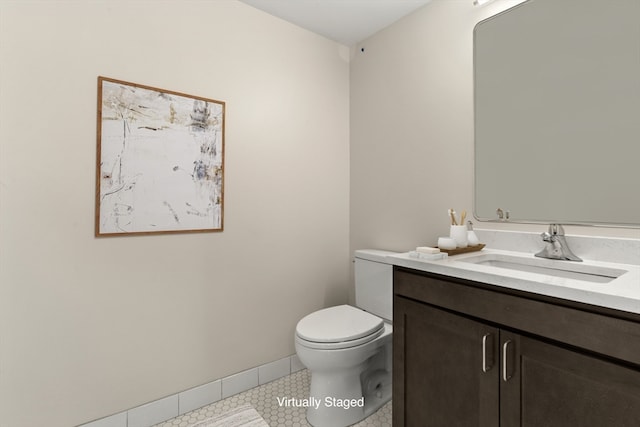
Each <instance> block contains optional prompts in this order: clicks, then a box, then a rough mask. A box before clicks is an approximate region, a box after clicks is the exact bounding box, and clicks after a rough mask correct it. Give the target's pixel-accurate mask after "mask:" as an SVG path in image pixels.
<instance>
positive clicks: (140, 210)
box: [95, 77, 225, 236]
mask: <svg viewBox="0 0 640 427" xmlns="http://www.w3.org/2000/svg"><path fill="white" fill-rule="evenodd" d="M224 122H225V103H224V102H222V101H217V100H214V99H208V98H203V97H199V96H193V95H186V94H183V93H179V92H174V91H169V90H164V89H158V88H154V87H150V86H144V85H140V84H135V83H130V82H125V81H121V80H115V79H111V78H107V77H98V130H97V134H98V135H97V140H98V147H97V165H96V218H95V235H96V236H119V235H131V234H161V233H187V232H216V231H222V230H223V206H224V203H223V202H224V191H223V190H224Z"/></svg>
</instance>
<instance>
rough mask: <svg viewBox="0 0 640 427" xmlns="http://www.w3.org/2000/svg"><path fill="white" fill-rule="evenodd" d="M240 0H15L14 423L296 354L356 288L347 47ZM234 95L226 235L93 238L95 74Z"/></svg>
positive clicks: (5, 106) (8, 136)
mask: <svg viewBox="0 0 640 427" xmlns="http://www.w3.org/2000/svg"><path fill="white" fill-rule="evenodd" d="M345 50H346V49H345V48H344V47H341V46H340V45H338V44H336V43H333V42H330V41H328V40H326V39H324V38H322V37H319V36H316V35H314V34H312V33H310V32H307V31H304V30H301V29H299V28H297V27H295V26H293V25H290V24H287V23H285V22H283V21H281V20H278V19H276V18H273V17H271V16H269V15H266V14H264V13H262V12H259V11H257V10H255V9H253V8H251V7H249V6H246V5H244V4H243V3H240V2H237V1H234V0H216V1H207V2H204V1H141V0H128V1H125V0H109V1H106V0H105V1H90V2H89V1H71V0H69V1H63V0H59V1H28V0H27V1H25V0H20V1H7V0H1V1H0V425H1V426H3V427H5V426H6V427H23V426H25V427H26V426H29V427H30V426H35V425H47V426H51V427H55V426H61V427H62V426H64V427H68V426H72V425H76V424H80V423H82V422H87V421H90V420H92V419H95V418H98V417H102V416H105V415H109V414H112V413H115V412H119V411H122V410H125V409H127V408H131V407H133V406H137V405H140V404H143V403H146V402H149V401H151V400H155V399H158V398H161V397H163V396H166V395H169V394H173V393H176V392H179V391H181V390H185V389H188V388H190V387H193V386H196V385H199V384H203V383H206V382H208V381H211V380H214V379H216V378H220V377H223V376H226V375H229V374H232V373H235V372H238V371H242V370H244V369H247V368H250V367H253V366H257V365H260V364H262V363H266V362H269V361H272V360H276V359H279V358H281V357H284V356H287V355H289V354H292V353H294V352H295V350H294V347H293V333H294V328H295V324H296V322H297V320H298V319H299V318H301V317H302V316H303V315H305V314H307V313H309V312H311V311H313V310H315V309H318V308H320V307H324V306H328V305H332V304H337V303H344V302H346V300H347V286H346V285H347V282H348V280H349V266H350V262H349V261H350V260H349V258H350V256H349V253H348V247H349V243H348V192H349V188H348V179H349V176H348V168H349V163H348V162H349V148H348V144H349V141H348V138H349V133H348V132H349V125H348V120H349V111H348V105H349V104H348V103H349V101H348V97H349V87H348V85H349V81H348V79H349V74H348V73H349V64H348V59H349V58H348V56H349V55H348V51H345ZM98 75H104V76H107V77H112V78H117V79H122V80H127V81H131V82H136V83H141V84H146V85H150V86H155V87H160V88H165V89H169V90H174V91H179V92H183V93H188V94H194V95H199V96H203V97H208V98H214V99H219V100H223V101H226V103H227V104H226V105H227V117H226V119H227V121H226V125H227V128H226V173H225V179H226V182H225V212H224V214H225V222H224V226H225V230H224V232H222V233H215V234H187V235H184V234H183V235H165V236H146V237H118V238H102V239H96V238H94V237H93V217H94V187H95V161H96V160H95V159H96V136H95V135H96V93H97V76H98Z"/></svg>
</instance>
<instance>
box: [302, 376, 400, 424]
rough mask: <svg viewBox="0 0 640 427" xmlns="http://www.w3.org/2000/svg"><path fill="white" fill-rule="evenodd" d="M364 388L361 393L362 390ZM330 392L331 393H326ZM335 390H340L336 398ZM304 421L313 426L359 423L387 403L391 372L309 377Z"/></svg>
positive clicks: (389, 394)
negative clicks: (309, 386) (309, 402)
mask: <svg viewBox="0 0 640 427" xmlns="http://www.w3.org/2000/svg"><path fill="white" fill-rule="evenodd" d="M363 388H364V390H363ZM328 390H332V391H328ZM335 390H340V392H339V395H338V393H336V392H335ZM309 395H310V400H311V402H314V403H315V405H312V406H309V407H308V408H307V421H309V424H311V425H312V426H314V427H346V426H350V425H352V424H355V423H357V422H360V421H362V420H363V419H365V418H366V417H368V416H369V415H371V414H373V413H374V412H375V411H377V410H378V409H380V408H381V407H382V406H383V405H384V404H385V403H387V402H388V401H389V400H391V372H388V371H385V370H376V371H373V372H364V373H362V374H356V375H351V376H349V375H347V372H338V373H335V372H334V373H330V374H326V373H315V374H314V373H313V372H312V374H311V390H310V393H309Z"/></svg>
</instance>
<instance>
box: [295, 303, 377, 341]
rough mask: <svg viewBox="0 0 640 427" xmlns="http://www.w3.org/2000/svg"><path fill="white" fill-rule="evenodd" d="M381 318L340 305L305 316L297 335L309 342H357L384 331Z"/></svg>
mask: <svg viewBox="0 0 640 427" xmlns="http://www.w3.org/2000/svg"><path fill="white" fill-rule="evenodd" d="M383 327H384V322H383V320H382V319H381V318H379V317H377V316H374V315H373V314H369V313H367V312H366V311H364V310H360V309H358V308H355V307H351V306H349V305H339V306H336V307H329V308H325V309H323V310H319V311H316V312H314V313H311V314H309V315H307V316H305V317H304V318H303V319H302V320H300V321H299V322H298V326H296V334H297V335H298V336H299V337H300V338H302V339H304V340H307V341H313V342H324V343H335V342H344V341H352V340H357V339H359V338H362V337H365V336H367V335H371V334H373V333H374V332H376V331H379V330H382V328H383Z"/></svg>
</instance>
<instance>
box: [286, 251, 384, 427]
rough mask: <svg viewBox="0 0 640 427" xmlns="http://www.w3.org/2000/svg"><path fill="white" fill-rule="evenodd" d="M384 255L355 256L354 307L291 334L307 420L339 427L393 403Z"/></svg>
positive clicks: (323, 314) (312, 318)
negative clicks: (307, 379) (305, 391)
mask: <svg viewBox="0 0 640 427" xmlns="http://www.w3.org/2000/svg"><path fill="white" fill-rule="evenodd" d="M388 254H390V252H386V251H375V250H368V251H356V256H355V262H356V269H355V275H356V305H357V306H358V307H353V306H349V305H339V306H335V307H329V308H325V309H322V310H319V311H316V312H314V313H311V314H309V315H307V316H305V317H304V318H302V319H301V320H300V321H299V322H298V324H297V326H296V333H295V348H296V353H297V355H298V358H299V359H300V362H301V363H302V364H303V365H304V366H306V367H307V369H309V371H310V372H311V386H310V393H309V399H308V403H309V405H308V406H307V420H308V421H309V423H310V424H311V425H313V426H314V427H343V426H348V425H351V424H355V423H357V422H359V421H361V420H362V419H364V418H366V417H367V416H369V415H370V414H372V413H373V412H375V411H376V410H377V409H379V408H380V407H381V406H382V405H384V404H385V403H386V402H388V401H389V400H390V399H391V367H392V365H391V361H392V345H391V342H392V331H393V327H392V325H391V318H392V312H391V305H392V266H391V265H390V264H388V263H386V262H385V256H386V255H388Z"/></svg>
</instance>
